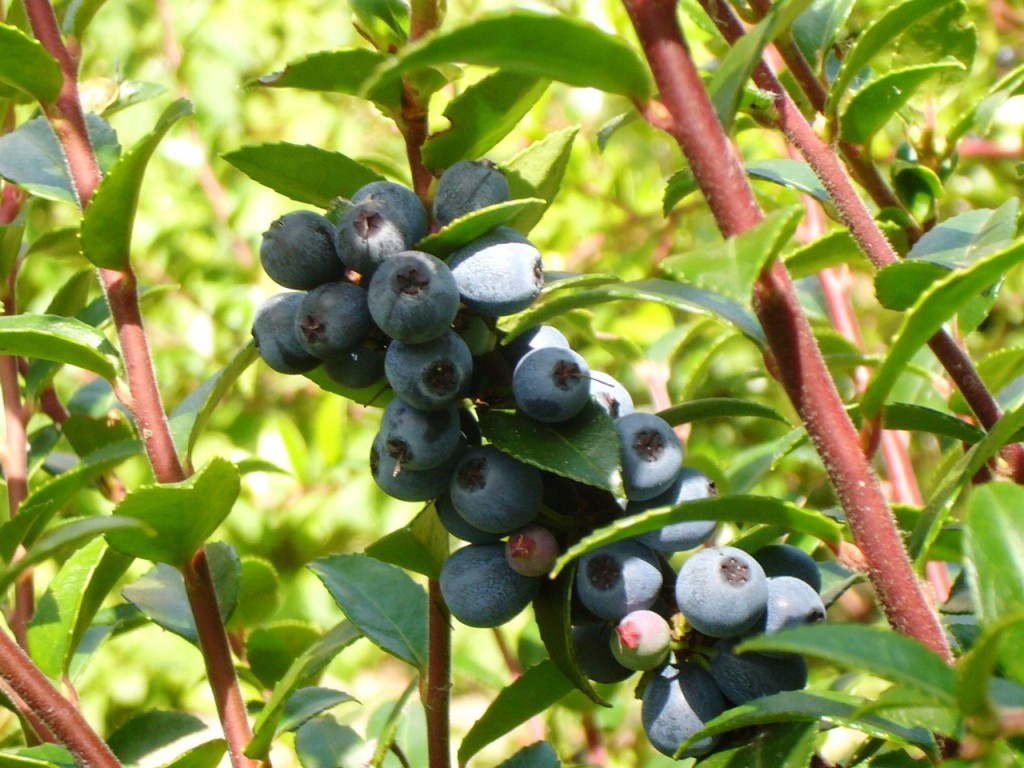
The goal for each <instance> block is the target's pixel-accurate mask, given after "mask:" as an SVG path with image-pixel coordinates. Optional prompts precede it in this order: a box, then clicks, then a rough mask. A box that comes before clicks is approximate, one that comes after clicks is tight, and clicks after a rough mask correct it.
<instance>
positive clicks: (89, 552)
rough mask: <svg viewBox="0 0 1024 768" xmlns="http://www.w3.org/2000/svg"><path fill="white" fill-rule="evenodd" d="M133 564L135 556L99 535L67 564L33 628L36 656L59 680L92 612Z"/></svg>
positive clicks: (30, 633)
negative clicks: (117, 549)
mask: <svg viewBox="0 0 1024 768" xmlns="http://www.w3.org/2000/svg"><path fill="white" fill-rule="evenodd" d="M130 564H131V559H130V558H127V557H125V556H124V555H121V554H119V553H117V552H113V551H112V550H110V549H108V547H107V546H106V544H105V543H104V542H103V541H102V540H101V539H95V540H93V541H91V542H89V543H88V544H86V545H85V546H84V547H82V548H81V549H79V550H78V551H77V552H75V553H74V554H73V555H72V556H71V557H70V558H68V560H67V561H66V562H65V563H64V564H63V565H62V566H61V568H60V570H59V571H58V572H57V575H56V576H54V577H53V579H52V581H50V583H49V585H47V588H46V592H44V593H43V596H42V597H41V598H40V599H39V603H38V605H37V606H36V612H35V614H34V615H33V616H32V620H31V621H30V622H29V628H28V644H29V650H30V652H31V655H32V659H33V661H35V663H36V665H37V666H38V667H39V668H40V669H41V670H42V671H43V672H44V673H45V674H46V675H48V676H49V677H51V678H53V679H55V680H57V679H60V677H61V675H62V674H66V673H67V671H68V667H69V665H70V663H71V659H72V658H73V656H74V652H75V649H76V648H77V647H78V644H79V643H80V642H81V639H82V637H83V636H84V635H85V631H86V630H87V629H88V628H89V624H90V622H91V621H92V617H93V616H94V615H95V614H96V611H97V610H98V609H99V606H100V604H101V603H102V602H103V600H104V599H105V598H106V596H107V594H108V593H109V592H110V590H111V589H113V587H114V585H115V584H116V582H117V580H118V579H120V578H121V576H122V575H123V574H124V572H125V571H126V570H127V569H128V566H129V565H130Z"/></svg>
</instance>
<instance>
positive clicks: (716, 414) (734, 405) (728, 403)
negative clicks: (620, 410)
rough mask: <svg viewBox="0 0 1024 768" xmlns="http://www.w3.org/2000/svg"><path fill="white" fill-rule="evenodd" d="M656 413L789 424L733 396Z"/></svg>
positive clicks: (670, 417) (684, 420) (683, 420)
mask: <svg viewBox="0 0 1024 768" xmlns="http://www.w3.org/2000/svg"><path fill="white" fill-rule="evenodd" d="M658 415H659V416H661V418H663V419H664V420H665V421H667V422H668V423H669V424H671V425H672V426H674V427H675V426H678V425H680V424H692V423H693V422H695V421H703V420H704V419H722V418H725V419H735V418H739V417H742V416H752V417H755V418H759V419H768V420H769V421H778V422H781V423H783V424H786V425H787V426H789V425H790V424H789V420H788V419H786V417H785V416H783V415H782V414H781V413H779V412H778V411H776V410H775V409H774V408H770V407H768V406H767V405H762V404H761V403H755V402H753V401H752V400H742V399H739V398H735V397H704V398H700V399H698V400H690V401H688V402H685V403H680V404H679V405H673V406H672V407H671V408H666V409H665V410H663V411H658ZM961 423H962V422H961Z"/></svg>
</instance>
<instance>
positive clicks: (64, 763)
mask: <svg viewBox="0 0 1024 768" xmlns="http://www.w3.org/2000/svg"><path fill="white" fill-rule="evenodd" d="M77 766H78V763H77V762H76V761H75V758H74V757H73V756H72V754H71V753H70V752H68V750H67V749H65V748H64V747H62V746H60V745H59V744H40V745H39V746H37V747H22V748H20V749H18V750H17V752H14V753H11V752H7V753H0V768H35V767H38V768H77Z"/></svg>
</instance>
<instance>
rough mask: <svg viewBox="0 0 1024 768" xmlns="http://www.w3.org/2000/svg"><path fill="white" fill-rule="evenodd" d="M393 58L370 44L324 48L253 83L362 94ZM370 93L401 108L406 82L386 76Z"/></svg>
mask: <svg viewBox="0 0 1024 768" xmlns="http://www.w3.org/2000/svg"><path fill="white" fill-rule="evenodd" d="M389 58H390V57H389V56H388V55H387V54H384V53H380V52H378V51H372V50H370V49H369V48H349V49H345V50H340V51H320V52H319V53H313V54H310V55H309V56H305V57H303V58H301V59H297V60H296V61H293V62H290V63H289V64H288V65H287V66H286V67H285V68H284V70H283V71H281V72H274V73H272V74H269V75H264V76H263V77H261V78H259V79H258V80H255V81H253V82H252V83H249V85H262V86H266V87H268V88H301V89H304V90H309V91H325V92H328V93H344V94H348V95H350V96H358V95H359V94H360V93H361V92H362V90H363V87H364V85H365V84H366V83H367V81H369V79H370V78H371V77H372V76H373V74H374V73H375V72H376V70H377V69H378V68H379V67H380V66H381V65H382V64H384V63H385V62H386V61H388V59H389ZM367 97H368V98H369V99H371V100H372V101H375V102H377V103H378V104H381V105H382V106H386V107H387V108H389V109H397V108H399V107H400V106H401V103H402V82H401V80H399V79H398V78H392V79H390V80H386V81H384V82H382V83H381V84H380V85H379V86H378V87H377V88H374V89H373V91H372V92H370V93H368V94H367Z"/></svg>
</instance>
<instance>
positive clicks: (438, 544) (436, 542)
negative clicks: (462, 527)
mask: <svg viewBox="0 0 1024 768" xmlns="http://www.w3.org/2000/svg"><path fill="white" fill-rule="evenodd" d="M366 554H368V555H369V556H370V557H372V558H375V559H377V560H381V561H382V562H385V563H391V564H392V565H397V566H399V567H400V568H404V569H405V570H407V571H412V572H413V573H420V574H423V575H424V576H426V577H428V578H431V579H437V578H440V576H441V566H442V565H444V561H445V560H446V559H447V557H448V531H447V529H445V527H444V526H443V525H441V521H440V520H439V519H438V517H437V512H436V511H435V508H434V506H433V505H432V504H431V505H430V506H428V507H427V508H426V509H424V510H423V511H422V512H420V513H419V514H418V515H416V517H415V518H413V520H412V522H411V523H409V524H408V525H406V526H405V527H403V528H399V529H398V530H397V531H392V532H391V533H389V534H388V535H387V536H385V537H384V538H382V539H378V540H377V541H375V542H374V543H373V544H371V545H370V546H368V547H367V548H366Z"/></svg>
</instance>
